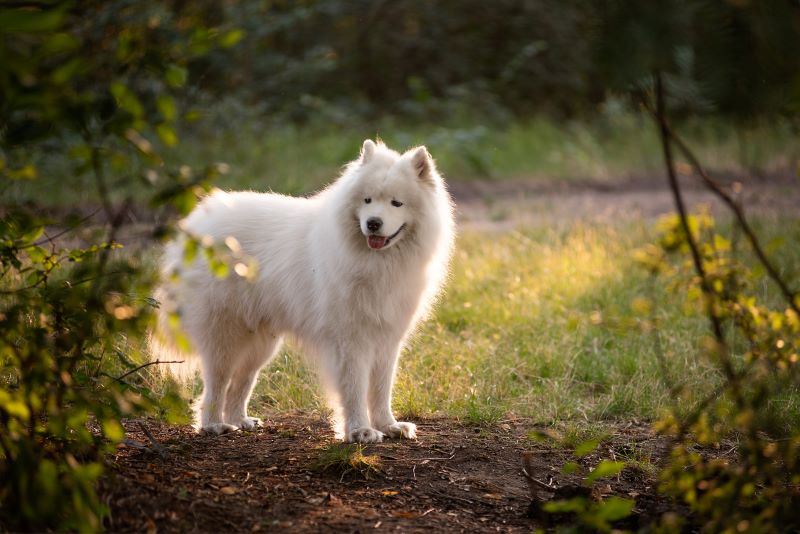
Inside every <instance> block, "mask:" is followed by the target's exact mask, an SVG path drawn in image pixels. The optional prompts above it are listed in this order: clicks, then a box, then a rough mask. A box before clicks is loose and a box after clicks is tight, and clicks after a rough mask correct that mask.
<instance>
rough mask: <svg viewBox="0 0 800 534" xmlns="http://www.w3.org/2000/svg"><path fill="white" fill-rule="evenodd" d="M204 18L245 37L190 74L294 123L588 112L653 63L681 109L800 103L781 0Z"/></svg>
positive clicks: (291, 9) (791, 33) (325, 2)
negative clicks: (234, 54) (231, 51)
mask: <svg viewBox="0 0 800 534" xmlns="http://www.w3.org/2000/svg"><path fill="white" fill-rule="evenodd" d="M198 4H199V5H207V4H212V2H210V1H209V0H205V1H204V2H198ZM213 4H218V3H216V2H213ZM215 16H216V17H218V18H219V19H220V20H228V21H231V22H232V23H233V24H234V25H235V26H236V27H239V28H243V29H244V30H246V31H245V33H244V34H243V35H242V36H241V38H242V42H241V48H240V50H241V53H240V55H239V58H240V61H239V62H238V63H237V64H236V65H235V66H232V65H231V64H230V61H228V58H227V57H226V56H225V55H223V54H219V55H217V54H211V55H209V56H208V57H207V59H206V60H205V61H204V62H202V64H199V65H197V68H196V69H193V70H194V71H195V72H196V73H198V74H199V73H200V72H202V73H203V74H204V83H203V86H204V88H205V89H206V90H207V91H208V92H209V93H210V94H212V95H217V96H218V95H231V94H234V95H236V96H237V97H239V98H240V99H242V100H245V101H247V102H249V103H251V104H254V105H255V106H256V107H257V108H258V109H260V110H261V111H262V112H263V113H265V114H268V115H274V114H279V115H281V116H282V117H283V119H284V120H289V121H293V122H294V121H305V120H307V119H308V118H309V117H319V116H322V117H325V120H326V121H329V122H341V121H343V120H347V117H348V116H352V115H358V116H362V117H366V118H368V119H373V118H375V117H376V116H380V115H383V114H386V113H389V114H394V115H404V116H412V117H415V118H417V119H423V120H426V121H434V122H439V121H440V120H442V119H443V118H446V117H449V116H452V115H455V114H458V113H459V112H460V111H461V110H464V109H479V110H480V111H481V112H482V114H484V115H486V116H492V117H497V118H499V119H500V120H508V119H510V118H512V117H514V116H519V115H526V116H529V115H532V114H543V113H547V114H551V115H557V116H563V115H565V114H566V115H576V114H591V113H592V112H594V111H595V110H596V109H597V107H598V104H601V103H603V102H605V101H606V99H607V97H608V96H609V94H614V93H619V92H622V93H627V91H628V89H629V88H630V86H631V85H639V84H641V83H642V82H643V81H644V78H645V77H646V76H649V75H650V74H652V73H653V72H654V71H656V70H659V71H663V72H667V73H669V83H670V87H671V89H672V91H671V93H672V95H673V98H674V99H675V100H676V101H677V100H679V101H680V102H681V103H682V109H684V110H685V111H693V112H708V111H716V112H721V113H723V114H729V115H736V116H752V115H758V114H761V113H765V112H769V113H787V112H792V110H794V111H796V110H797V109H798V107H797V106H798V104H800V100H799V99H800V95H799V94H798V92H797V91H798V90H797V83H798V76H800V58H798V57H797V54H786V53H780V52H779V51H784V50H797V49H799V48H800V32H798V31H797V24H798V20H800V10H798V9H797V6H796V5H794V4H793V3H792V2H787V1H785V0H764V1H759V2H748V1H740V2H724V1H721V0H715V1H708V0H658V1H653V2H639V1H636V0H604V1H602V2H589V1H587V0H567V1H563V0H562V1H554V0H497V1H495V2H491V3H487V2H484V1H482V0H435V1H430V2H413V1H407V0H405V1H385V0H380V1H372V0H357V1H343V0H307V1H303V2H256V1H248V0H237V1H230V2H225V3H224V4H222V5H219V6H218V8H217V9H216V12H215ZM643 73H644V75H643Z"/></svg>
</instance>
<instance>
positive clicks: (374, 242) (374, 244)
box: [367, 235, 386, 248]
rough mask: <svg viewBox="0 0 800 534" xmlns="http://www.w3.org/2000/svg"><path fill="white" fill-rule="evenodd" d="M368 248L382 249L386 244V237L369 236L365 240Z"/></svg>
mask: <svg viewBox="0 0 800 534" xmlns="http://www.w3.org/2000/svg"><path fill="white" fill-rule="evenodd" d="M367 244H368V245H369V248H383V245H385V244H386V237H384V236H382V235H371V236H369V237H368V238H367Z"/></svg>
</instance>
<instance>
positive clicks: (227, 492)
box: [219, 486, 236, 495]
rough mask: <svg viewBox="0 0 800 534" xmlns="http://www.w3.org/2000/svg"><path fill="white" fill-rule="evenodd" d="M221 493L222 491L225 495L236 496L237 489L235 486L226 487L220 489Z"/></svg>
mask: <svg viewBox="0 0 800 534" xmlns="http://www.w3.org/2000/svg"><path fill="white" fill-rule="evenodd" d="M219 491H221V492H222V493H224V494H225V495H235V494H236V488H234V487H233V486H225V487H224V488H220V489H219Z"/></svg>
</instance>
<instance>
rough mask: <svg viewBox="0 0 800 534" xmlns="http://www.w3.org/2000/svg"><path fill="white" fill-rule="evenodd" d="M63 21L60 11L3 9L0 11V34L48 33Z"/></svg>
mask: <svg viewBox="0 0 800 534" xmlns="http://www.w3.org/2000/svg"><path fill="white" fill-rule="evenodd" d="M63 21H64V11H62V10H51V11H40V10H34V9H3V10H0V33H18V32H19V33H23V32H31V33H36V32H50V31H53V30H55V29H57V28H58V27H59V26H61V23H62V22H63Z"/></svg>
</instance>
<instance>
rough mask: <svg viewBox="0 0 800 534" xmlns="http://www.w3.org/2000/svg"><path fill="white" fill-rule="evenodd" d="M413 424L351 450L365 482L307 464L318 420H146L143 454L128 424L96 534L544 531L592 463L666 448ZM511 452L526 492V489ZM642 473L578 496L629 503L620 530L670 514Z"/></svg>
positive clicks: (633, 428) (639, 428) (320, 439)
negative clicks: (410, 429) (413, 434)
mask: <svg viewBox="0 0 800 534" xmlns="http://www.w3.org/2000/svg"><path fill="white" fill-rule="evenodd" d="M417 423H418V427H419V439H418V440H413V441H411V440H388V441H386V442H384V443H380V444H374V445H368V446H366V447H365V448H364V454H367V455H376V456H377V457H378V458H379V459H380V465H381V472H380V473H379V474H374V475H373V476H371V477H370V478H369V479H365V478H364V476H363V475H362V474H360V473H358V472H350V473H343V472H342V471H340V470H336V469H334V470H328V471H323V472H320V471H319V470H318V469H315V468H314V467H313V465H314V462H315V460H317V459H318V458H319V456H320V453H321V451H322V450H323V449H324V448H326V447H330V446H331V445H334V446H335V444H336V443H337V441H336V439H335V438H334V436H333V434H332V432H331V430H330V429H329V427H328V424H327V423H326V422H325V421H324V420H322V419H321V418H320V417H318V416H313V415H309V414H284V415H274V416H272V417H270V418H269V419H267V420H266V421H265V424H264V425H263V426H262V427H260V428H259V429H257V430H256V431H252V432H243V431H239V432H235V433H231V434H226V435H222V436H213V435H208V434H202V433H197V432H196V431H195V430H194V429H193V428H191V427H188V426H170V425H166V424H163V423H160V422H157V421H147V422H145V426H146V428H147V429H148V430H149V431H150V433H151V436H152V438H153V440H155V443H157V445H154V444H153V443H154V442H153V441H152V440H151V439H150V438H149V437H148V436H146V434H145V433H144V432H143V431H142V428H141V426H140V424H139V422H138V421H137V422H134V421H128V422H126V423H125V426H126V431H127V435H128V438H129V439H130V440H133V441H132V442H129V445H121V446H120V447H119V448H118V450H117V451H116V454H115V455H114V456H113V457H112V458H109V465H110V469H109V470H108V474H107V475H106V478H105V479H104V481H103V483H102V488H101V493H102V495H103V498H104V499H105V501H106V503H107V505H108V506H109V508H110V511H111V515H110V517H109V518H108V520H107V523H106V525H105V526H106V528H107V530H109V531H113V532H130V531H137V532H142V531H147V532H257V531H264V532H277V531H280V532H286V531H291V532H330V531H337V532H365V531H372V530H375V529H381V530H398V531H402V532H421V531H438V532H444V531H446V532H468V531H472V532H529V531H531V530H533V529H534V528H537V527H545V528H547V527H549V526H552V525H553V518H550V517H549V515H548V514H546V513H545V512H542V511H541V510H540V508H539V505H540V504H541V503H542V502H544V501H545V500H547V499H550V498H553V497H554V496H556V497H558V496H564V495H571V494H580V493H582V492H585V493H587V494H588V492H586V491H585V490H584V489H583V486H582V482H581V481H582V476H585V475H586V474H587V473H588V472H589V470H590V469H591V468H593V467H594V466H596V465H597V464H598V463H599V462H600V461H601V459H620V458H621V457H622V456H625V455H626V454H630V452H631V451H633V450H635V451H636V455H637V457H638V458H648V459H651V460H650V461H652V462H654V464H658V463H659V462H660V461H661V459H662V458H664V457H665V455H666V454H667V451H668V443H667V442H666V440H665V438H662V437H659V436H655V435H654V434H653V433H652V432H651V430H650V429H649V427H648V425H646V424H643V423H637V422H628V423H625V424H618V425H611V426H610V430H611V431H612V434H611V435H610V437H609V438H608V439H607V440H605V441H604V442H603V444H602V445H601V446H600V447H598V448H597V449H596V450H595V451H594V452H593V453H591V454H589V455H587V456H584V457H582V458H580V459H578V460H576V458H575V457H574V456H573V454H572V451H571V450H569V449H565V448H562V447H560V446H558V445H556V444H555V442H551V441H545V442H542V441H535V440H532V439H531V438H530V437H529V432H530V431H531V430H534V427H533V425H531V424H530V423H529V422H527V421H525V420H508V421H503V422H500V423H497V424H494V425H490V426H482V427H477V426H469V425H464V424H461V423H459V422H458V421H455V420H451V419H442V418H436V419H424V420H421V421H417ZM132 445H133V446H132ZM137 445H138V447H137ZM142 445H144V446H146V447H147V448H140V447H141V446H142ZM157 448H160V453H159V452H158V451H157V450H156V449H157ZM523 455H524V456H525V457H526V458H527V467H528V470H529V473H530V475H531V476H532V478H535V479H536V480H537V481H538V482H536V483H531V482H529V481H528V480H527V479H526V477H525V475H524V473H523ZM568 461H578V462H579V463H580V465H581V471H582V473H576V474H571V475H564V474H562V472H561V468H562V466H563V465H564V463H565V462H568ZM647 465H651V464H650V463H649V462H648V463H646V464H642V463H634V464H633V465H631V466H629V467H627V468H625V470H624V471H622V473H620V474H619V475H618V476H614V477H611V478H609V479H604V480H603V481H601V482H598V483H597V484H596V485H595V487H594V489H593V491H592V492H591V494H592V497H593V498H594V499H604V498H607V497H608V496H610V495H619V496H622V497H625V498H630V499H634V500H635V502H636V506H635V509H634V514H633V515H632V516H631V517H629V518H627V519H625V520H624V522H623V523H621V524H620V525H619V526H621V527H625V528H633V529H636V528H638V527H640V526H643V525H646V524H649V523H650V522H652V521H653V520H654V519H656V518H658V517H659V516H660V515H661V513H663V512H664V511H667V510H670V509H673V510H674V509H675V506H674V505H673V504H672V503H671V502H670V501H669V500H668V499H666V498H665V497H663V496H660V495H659V494H658V493H657V492H656V486H657V482H656V480H655V479H654V474H653V473H654V471H655V470H654V469H646V468H643V467H641V466H647ZM637 466H639V467H637ZM581 475H582V476H581ZM542 484H543V485H544V486H549V487H550V488H552V491H551V490H550V489H548V488H547V487H544V486H542ZM532 486H533V488H534V489H533V491H532ZM532 503H533V504H532ZM555 519H556V521H557V522H558V523H559V524H568V523H569V521H570V518H569V517H559V518H555Z"/></svg>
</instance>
